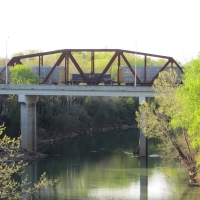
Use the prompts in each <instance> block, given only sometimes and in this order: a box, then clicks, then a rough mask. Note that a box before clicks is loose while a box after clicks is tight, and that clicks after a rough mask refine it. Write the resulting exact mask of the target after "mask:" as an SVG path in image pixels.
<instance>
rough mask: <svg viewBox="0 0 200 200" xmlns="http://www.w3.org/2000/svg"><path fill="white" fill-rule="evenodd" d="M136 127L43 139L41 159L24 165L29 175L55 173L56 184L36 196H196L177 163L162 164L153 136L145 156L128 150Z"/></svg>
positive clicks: (109, 199) (51, 199)
mask: <svg viewBox="0 0 200 200" xmlns="http://www.w3.org/2000/svg"><path fill="white" fill-rule="evenodd" d="M138 139H139V132H138V131H137V130H126V131H115V132H108V133H101V134H95V135H93V136H89V135H87V136H82V137H79V138H77V139H73V140H71V141H67V140H64V141H62V142H59V143H57V144H51V145H45V146H44V147H43V151H44V152H45V153H48V154H50V156H49V157H48V158H47V159H44V160H42V161H38V162H35V163H32V164H31V165H29V166H28V168H27V169H26V173H28V174H29V177H30V179H31V180H37V179H38V177H39V176H40V175H41V174H42V173H43V172H44V171H46V173H47V177H48V179H55V178H57V177H59V179H60V182H61V185H60V187H59V188H58V189H55V190H54V191H53V190H51V191H50V190H49V189H48V188H45V189H44V190H42V191H41V194H40V198H39V199H40V200H43V199H44V200H46V199H48V200H137V199H138V200H139V199H141V200H147V199H149V200H179V199H180V200H197V199H200V188H191V187H189V186H188V177H187V173H186V172H185V171H184V170H183V169H181V168H179V167H177V166H178V163H173V162H172V163H170V164H167V165H162V164H161V160H160V157H159V155H158V154H159V152H158V150H157V148H156V141H155V140H149V143H148V148H149V156H148V158H147V160H146V159H144V158H143V159H142V158H138V157H134V156H133V153H132V152H133V149H134V148H136V147H137V144H138Z"/></svg>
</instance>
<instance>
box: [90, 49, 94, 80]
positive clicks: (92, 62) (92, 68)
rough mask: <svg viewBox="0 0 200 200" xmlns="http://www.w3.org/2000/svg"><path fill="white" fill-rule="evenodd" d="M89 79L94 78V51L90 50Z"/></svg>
mask: <svg viewBox="0 0 200 200" xmlns="http://www.w3.org/2000/svg"><path fill="white" fill-rule="evenodd" d="M90 78H91V80H94V51H91V76H90Z"/></svg>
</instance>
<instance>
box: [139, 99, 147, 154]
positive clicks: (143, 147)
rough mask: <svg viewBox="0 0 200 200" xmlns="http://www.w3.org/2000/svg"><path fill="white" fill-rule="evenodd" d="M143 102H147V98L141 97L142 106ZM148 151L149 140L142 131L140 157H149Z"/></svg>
mask: <svg viewBox="0 0 200 200" xmlns="http://www.w3.org/2000/svg"><path fill="white" fill-rule="evenodd" d="M143 101H146V97H139V104H141V103H142V102H143ZM144 120H145V119H144ZM147 151H148V148H147V138H146V137H145V135H144V134H143V132H142V130H141V129H140V156H147Z"/></svg>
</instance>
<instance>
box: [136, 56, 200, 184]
mask: <svg viewBox="0 0 200 200" xmlns="http://www.w3.org/2000/svg"><path fill="white" fill-rule="evenodd" d="M199 80H200V58H198V59H197V60H194V61H193V62H192V66H191V67H186V68H185V70H184V74H183V79H182V81H183V84H182V85H180V84H179V83H180V80H178V78H177V74H176V73H175V71H173V70H171V71H170V72H162V73H160V74H159V77H158V78H157V79H156V80H155V81H154V85H153V90H154V94H155V95H154V96H155V98H154V99H151V101H149V102H144V103H143V104H142V105H141V106H140V108H139V111H140V112H137V121H138V122H139V127H140V128H141V129H142V130H143V132H144V134H145V135H146V136H147V137H149V138H151V137H156V138H159V139H160V140H161V144H160V147H161V149H162V151H161V153H162V154H163V157H164V158H165V160H171V159H169V158H170V157H171V158H175V159H176V160H177V161H180V163H181V164H182V166H183V167H184V168H185V169H186V170H187V171H188V174H189V180H190V182H191V184H193V185H198V186H199V185H200V177H199V173H198V170H199V148H200V136H199V128H200V127H199V116H200V115H199V113H200V106H199V105H200V102H199V91H200V81H199Z"/></svg>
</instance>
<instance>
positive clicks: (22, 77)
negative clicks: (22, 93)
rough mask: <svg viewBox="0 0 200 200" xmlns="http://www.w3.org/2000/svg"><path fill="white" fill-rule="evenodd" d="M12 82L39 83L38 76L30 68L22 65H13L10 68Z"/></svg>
mask: <svg viewBox="0 0 200 200" xmlns="http://www.w3.org/2000/svg"><path fill="white" fill-rule="evenodd" d="M10 71H11V79H12V84H24V85H29V84H39V83H40V82H41V80H40V77H39V76H38V75H36V74H35V73H34V72H33V71H32V70H31V68H29V67H27V66H24V65H15V66H14V67H13V68H10Z"/></svg>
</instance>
